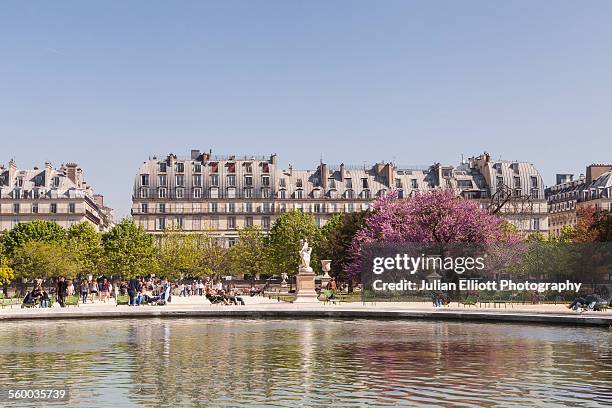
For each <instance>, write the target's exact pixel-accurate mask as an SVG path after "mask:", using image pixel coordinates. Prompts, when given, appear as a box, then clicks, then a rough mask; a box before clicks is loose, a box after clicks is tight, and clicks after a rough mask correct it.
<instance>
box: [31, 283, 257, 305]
mask: <svg viewBox="0 0 612 408" xmlns="http://www.w3.org/2000/svg"><path fill="white" fill-rule="evenodd" d="M48 288H49V293H48V292H47V291H46V290H45V289H44V288H43V284H42V280H38V281H36V283H35V286H34V288H33V289H32V290H31V291H28V292H27V293H26V295H25V297H24V299H23V304H24V306H33V305H36V306H40V307H49V306H50V304H51V299H52V297H53V296H55V299H57V303H58V304H59V306H60V307H65V306H66V299H68V298H74V297H75V296H78V297H79V302H80V303H82V304H87V303H96V302H102V303H106V302H109V301H111V299H115V300H116V299H117V298H118V297H120V296H127V297H128V299H129V300H128V305H130V306H140V305H144V304H159V305H162V304H166V303H168V302H171V301H172V296H179V297H190V296H202V297H206V299H208V300H209V301H210V302H211V303H213V304H236V305H237V304H242V305H244V304H245V302H244V299H243V297H244V296H254V295H258V294H261V293H263V291H264V290H265V288H259V289H258V288H254V287H251V288H248V289H237V288H236V287H235V285H234V284H233V283H231V282H226V283H224V282H223V281H221V280H213V279H211V278H209V279H205V280H202V279H196V280H189V281H181V282H178V283H173V282H170V281H168V280H166V279H159V278H152V277H151V278H141V277H136V278H133V279H129V280H119V279H117V280H113V281H111V280H110V279H108V278H106V277H99V278H93V277H89V278H81V279H80V280H76V281H73V280H70V279H65V278H63V277H60V278H58V279H57V280H54V281H51V282H50V283H49V285H48Z"/></svg>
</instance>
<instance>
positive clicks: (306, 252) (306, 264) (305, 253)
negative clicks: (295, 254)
mask: <svg viewBox="0 0 612 408" xmlns="http://www.w3.org/2000/svg"><path fill="white" fill-rule="evenodd" d="M301 242H302V249H300V260H301V262H300V270H302V269H303V270H310V254H311V253H312V248H311V247H309V246H308V240H307V239H304V240H302V241H301Z"/></svg>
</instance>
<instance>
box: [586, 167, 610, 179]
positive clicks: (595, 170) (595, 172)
mask: <svg viewBox="0 0 612 408" xmlns="http://www.w3.org/2000/svg"><path fill="white" fill-rule="evenodd" d="M610 170H612V164H591V165H590V166H588V167H587V168H586V181H587V183H591V182H592V181H593V180H596V179H597V178H598V177H599V176H601V175H602V174H604V173H607V172H608V171H610Z"/></svg>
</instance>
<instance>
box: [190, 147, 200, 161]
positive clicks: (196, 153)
mask: <svg viewBox="0 0 612 408" xmlns="http://www.w3.org/2000/svg"><path fill="white" fill-rule="evenodd" d="M199 158H200V150H198V149H191V160H198V159H199Z"/></svg>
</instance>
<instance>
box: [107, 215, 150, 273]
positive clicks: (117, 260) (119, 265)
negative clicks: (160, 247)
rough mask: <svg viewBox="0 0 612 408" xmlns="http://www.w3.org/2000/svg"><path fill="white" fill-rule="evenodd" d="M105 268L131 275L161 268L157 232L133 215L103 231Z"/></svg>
mask: <svg viewBox="0 0 612 408" xmlns="http://www.w3.org/2000/svg"><path fill="white" fill-rule="evenodd" d="M102 246H103V248H104V260H103V262H104V268H105V270H106V271H107V272H108V273H109V274H111V275H114V276H121V277H123V278H131V277H135V276H144V275H148V274H151V273H155V272H156V271H157V256H156V254H157V248H156V246H155V241H154V238H153V236H151V235H149V234H147V233H146V232H145V231H144V230H143V229H142V227H140V226H138V225H136V224H135V223H134V222H133V221H132V220H130V219H127V218H125V219H123V220H121V222H120V223H118V224H116V225H115V226H113V228H112V229H111V230H110V231H108V232H107V233H105V234H103V235H102Z"/></svg>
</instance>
